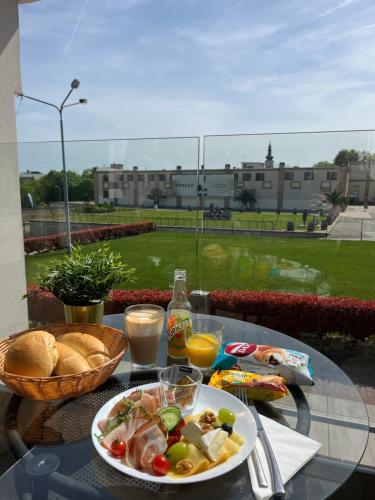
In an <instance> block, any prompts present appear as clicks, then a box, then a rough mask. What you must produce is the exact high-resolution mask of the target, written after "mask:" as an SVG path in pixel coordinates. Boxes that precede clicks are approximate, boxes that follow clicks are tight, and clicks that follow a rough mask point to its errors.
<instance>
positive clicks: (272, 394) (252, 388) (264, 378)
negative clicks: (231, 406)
mask: <svg viewBox="0 0 375 500" xmlns="http://www.w3.org/2000/svg"><path fill="white" fill-rule="evenodd" d="M208 385H211V386H212V387H216V388H217V389H224V390H225V391H228V392H233V393H234V394H235V392H236V389H237V388H238V387H245V388H246V393H247V397H248V398H249V399H255V400H257V401H274V400H275V399H280V398H283V397H284V396H287V394H288V389H287V388H286V387H285V385H284V379H283V378H282V377H278V376H277V375H258V374H257V373H250V372H243V371H240V370H218V371H216V372H215V373H214V374H213V375H212V377H211V379H210V382H209V384H208Z"/></svg>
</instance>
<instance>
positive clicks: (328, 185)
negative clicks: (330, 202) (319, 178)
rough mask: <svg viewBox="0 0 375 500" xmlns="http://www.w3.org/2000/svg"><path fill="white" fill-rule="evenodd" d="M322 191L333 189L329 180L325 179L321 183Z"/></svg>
mask: <svg viewBox="0 0 375 500" xmlns="http://www.w3.org/2000/svg"><path fill="white" fill-rule="evenodd" d="M320 189H321V191H324V192H328V191H331V183H330V182H327V181H323V182H321V183H320Z"/></svg>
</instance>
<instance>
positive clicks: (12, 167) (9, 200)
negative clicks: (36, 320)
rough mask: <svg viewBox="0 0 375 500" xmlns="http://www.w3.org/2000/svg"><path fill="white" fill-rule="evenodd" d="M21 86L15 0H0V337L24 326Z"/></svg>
mask: <svg viewBox="0 0 375 500" xmlns="http://www.w3.org/2000/svg"><path fill="white" fill-rule="evenodd" d="M20 90H21V82H20V68H19V36H18V2H17V0H1V1H0V228H1V229H0V237H1V244H0V318H1V321H0V337H4V336H7V335H9V334H11V333H14V332H16V331H19V330H22V329H25V328H27V325H28V321H27V304H26V301H22V300H21V296H22V294H23V293H25V290H26V279H25V260H24V253H23V230H22V217H21V200H20V189H19V178H18V164H17V146H16V141H17V138H16V117H15V108H14V95H15V92H17V91H20Z"/></svg>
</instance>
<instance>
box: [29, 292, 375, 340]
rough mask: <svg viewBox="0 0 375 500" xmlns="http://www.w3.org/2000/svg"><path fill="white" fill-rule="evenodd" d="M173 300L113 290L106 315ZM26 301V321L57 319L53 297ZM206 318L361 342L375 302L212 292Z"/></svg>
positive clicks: (372, 324) (369, 330)
mask: <svg viewBox="0 0 375 500" xmlns="http://www.w3.org/2000/svg"><path fill="white" fill-rule="evenodd" d="M171 296H172V294H171V292H170V291H163V290H112V291H111V292H110V293H109V296H108V301H107V302H106V304H105V313H106V314H116V313H123V312H124V310H125V308H126V307H128V306H130V305H133V304H157V305H159V306H161V307H164V308H165V309H166V308H167V305H168V302H169V301H170V300H171ZM28 301H29V318H30V320H32V321H42V322H49V321H57V320H60V319H59V318H60V316H61V315H62V304H61V302H60V301H59V300H57V299H56V298H55V297H53V295H52V294H50V293H47V292H41V293H39V294H36V295H33V296H31V297H29V299H28ZM210 314H218V315H234V316H235V317H237V318H238V319H242V320H244V321H246V320H248V321H251V322H253V323H256V324H258V325H262V326H265V327H268V328H272V329H274V330H278V331H281V332H283V333H286V334H288V335H291V336H293V337H298V336H299V335H300V334H301V333H313V334H319V335H320V336H323V335H325V334H326V333H327V332H339V333H343V334H350V335H352V336H353V337H355V338H357V339H363V338H365V337H369V336H370V335H372V334H374V333H375V301H372V300H371V301H370V300H367V301H366V300H358V299H351V298H346V297H318V296H316V295H296V294H287V293H285V294H284V293H270V292H252V291H246V290H241V291H239V290H213V291H212V292H211V293H210ZM62 317H63V316H62Z"/></svg>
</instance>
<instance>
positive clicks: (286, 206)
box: [94, 160, 375, 210]
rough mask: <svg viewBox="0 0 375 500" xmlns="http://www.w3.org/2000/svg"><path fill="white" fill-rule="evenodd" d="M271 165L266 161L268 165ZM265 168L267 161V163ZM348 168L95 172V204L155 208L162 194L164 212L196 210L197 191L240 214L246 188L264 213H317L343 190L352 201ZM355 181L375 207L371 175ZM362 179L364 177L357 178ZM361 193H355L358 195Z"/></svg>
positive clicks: (245, 167) (207, 201) (107, 169)
mask: <svg viewBox="0 0 375 500" xmlns="http://www.w3.org/2000/svg"><path fill="white" fill-rule="evenodd" d="M266 161H267V160H266ZM265 163H266V162H265ZM351 170H353V174H352V173H351V172H350V173H349V171H348V169H347V168H339V167H333V168H298V167H295V168H285V166H284V164H283V163H281V164H280V166H279V167H278V168H270V167H266V166H265V165H263V166H262V167H260V168H259V167H256V166H255V165H254V164H251V166H249V163H247V162H245V163H244V165H243V166H242V168H241V169H237V168H231V167H230V165H225V167H224V168H222V169H210V170H206V171H204V172H203V170H201V171H200V173H199V175H197V171H196V170H183V169H182V167H181V166H178V167H176V170H157V171H150V170H147V171H146V170H139V169H138V167H133V169H132V170H126V169H124V168H123V167H122V168H121V169H119V165H116V168H113V167H112V166H110V167H101V168H96V170H95V172H94V179H95V182H94V186H95V202H96V203H104V202H106V203H111V204H113V205H115V206H124V207H152V206H153V205H154V203H155V199H153V198H152V194H153V193H155V190H156V192H157V193H158V194H159V197H160V199H159V200H158V205H159V207H164V208H188V207H192V208H194V207H195V206H196V200H197V188H198V186H201V188H202V190H203V192H204V204H205V206H206V207H208V206H209V205H210V204H211V203H213V204H214V205H216V206H218V207H220V208H225V209H234V210H238V209H240V208H241V203H240V202H239V201H238V200H237V199H236V197H237V196H238V194H239V193H240V192H241V191H242V190H243V189H249V190H251V192H252V193H253V194H254V196H255V199H256V203H255V206H256V207H260V208H261V209H263V210H276V209H279V210H292V209H294V208H296V209H297V210H302V209H305V208H307V209H309V210H318V209H319V208H320V207H321V203H322V199H323V198H324V193H327V192H330V191H335V190H336V191H339V192H341V193H343V194H344V195H345V196H348V194H349V192H351V191H350V190H353V189H354V188H353V186H352V183H351V181H350V175H357V173H356V172H357V170H356V169H354V167H353V168H352V169H351ZM361 175H362V177H363V178H361V179H359V178H358V180H356V181H355V186H359V187H358V188H357V187H356V189H357V191H358V193H359V194H358V199H357V200H356V201H361V200H363V199H364V198H363V196H364V193H366V189H367V191H368V193H369V198H368V200H369V201H370V200H371V201H372V200H374V202H375V183H374V182H372V184H371V187H370V188H368V187H367V188H366V185H367V184H366V179H367V177H366V175H367V174H366V173H365V174H364V173H363V172H361ZM358 177H359V174H358ZM357 191H356V192H357Z"/></svg>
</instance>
